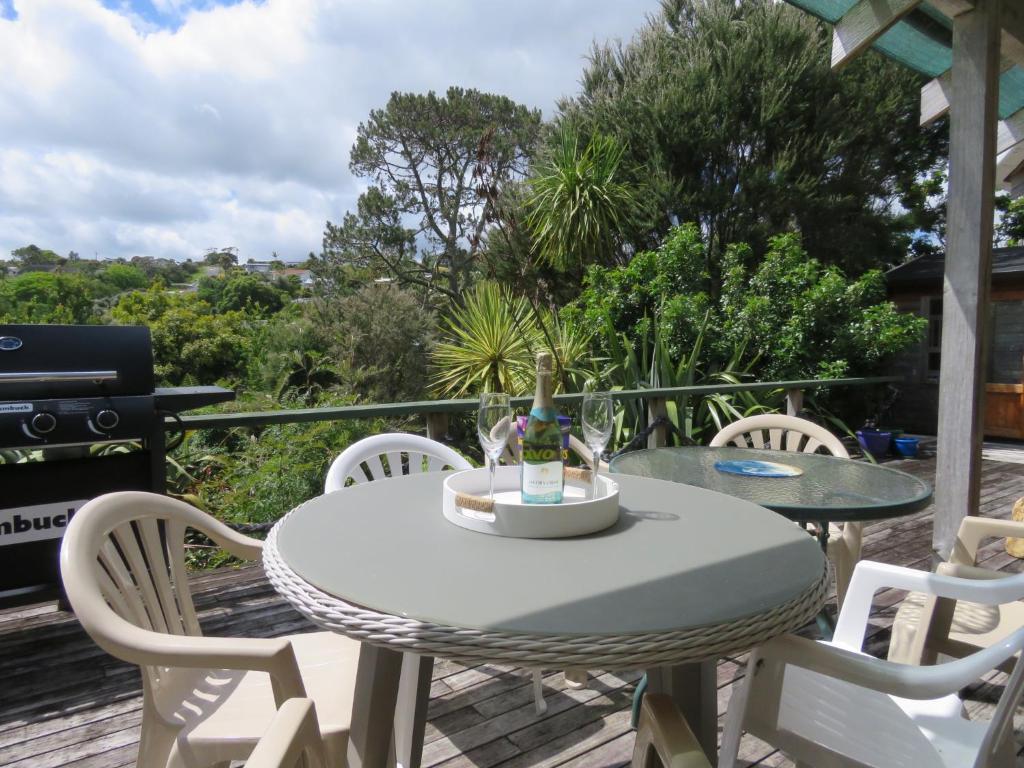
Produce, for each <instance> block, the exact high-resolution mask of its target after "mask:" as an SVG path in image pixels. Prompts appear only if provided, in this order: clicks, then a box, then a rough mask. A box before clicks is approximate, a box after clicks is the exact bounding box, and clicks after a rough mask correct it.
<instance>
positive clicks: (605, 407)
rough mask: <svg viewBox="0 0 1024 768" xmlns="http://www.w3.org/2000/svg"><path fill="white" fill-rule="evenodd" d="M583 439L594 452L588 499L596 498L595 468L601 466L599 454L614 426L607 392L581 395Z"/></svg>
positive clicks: (606, 443)
mask: <svg viewBox="0 0 1024 768" xmlns="http://www.w3.org/2000/svg"><path fill="white" fill-rule="evenodd" d="M582 421H583V439H584V440H585V441H586V443H587V447H588V448H590V450H591V451H593V452H594V470H593V473H592V474H593V483H592V486H591V493H590V497H591V498H592V499H596V498H597V468H598V467H599V466H600V465H601V452H602V451H604V449H605V446H606V445H608V441H609V440H610V439H611V436H612V428H613V427H614V425H615V419H614V411H613V409H612V396H611V394H610V393H608V392H585V393H584V394H583V408H582Z"/></svg>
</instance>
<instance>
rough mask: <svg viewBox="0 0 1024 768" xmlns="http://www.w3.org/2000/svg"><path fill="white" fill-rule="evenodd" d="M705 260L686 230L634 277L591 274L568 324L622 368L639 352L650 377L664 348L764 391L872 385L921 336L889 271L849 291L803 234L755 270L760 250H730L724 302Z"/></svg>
mask: <svg viewBox="0 0 1024 768" xmlns="http://www.w3.org/2000/svg"><path fill="white" fill-rule="evenodd" d="M706 250H707V246H706V245H705V244H704V243H703V242H702V240H701V238H700V235H699V233H698V231H697V229H696V227H694V226H693V225H687V226H682V227H676V228H674V229H672V230H671V231H670V233H669V235H668V237H667V238H666V240H665V242H664V244H663V245H662V246H661V247H660V248H658V249H657V250H656V251H645V252H641V253H639V254H637V255H636V256H635V257H634V258H633V260H632V261H631V262H630V263H629V264H628V265H626V266H623V267H613V268H601V267H592V268H591V269H590V271H589V272H588V274H587V278H586V287H585V289H584V291H583V293H582V294H581V295H580V298H579V300H578V301H577V302H576V303H575V304H574V305H572V306H570V307H567V308H566V309H565V310H563V316H566V317H572V318H576V319H577V320H578V322H582V323H584V324H586V325H588V326H590V327H603V328H604V329H605V332H604V334H603V335H602V337H601V342H602V348H601V349H602V352H603V353H605V354H608V355H611V356H612V358H613V359H619V360H625V359H627V358H628V354H629V353H631V354H632V355H634V356H636V358H637V359H638V361H639V362H638V365H639V369H640V370H642V371H647V370H650V368H649V361H650V358H649V357H648V355H653V354H655V348H654V346H648V345H655V346H660V345H663V346H664V348H665V352H664V357H665V358H667V359H668V360H672V361H680V360H685V359H688V358H689V357H690V356H692V354H694V351H695V350H698V351H699V360H697V361H695V365H697V366H698V367H699V368H700V369H701V370H702V371H704V372H705V375H707V376H712V375H714V374H715V373H716V372H718V371H735V370H738V369H743V370H747V369H749V371H750V372H751V373H753V374H754V375H755V378H757V379H761V380H765V381H771V380H785V379H803V378H813V377H815V376H844V375H868V374H870V373H873V372H875V371H878V370H879V369H880V367H881V366H882V365H883V364H884V363H885V361H886V360H887V359H888V358H889V357H890V356H891V355H893V354H895V353H896V352H898V351H900V350H901V349H903V348H905V347H906V346H907V345H909V344H911V343H913V342H914V341H915V340H916V339H918V338H919V337H920V334H921V332H922V329H923V322H922V320H921V319H919V318H916V317H914V316H913V315H909V314H903V313H900V312H898V311H897V310H896V308H895V306H893V305H892V304H891V303H890V302H887V301H885V284H884V279H883V277H882V274H881V272H879V271H878V270H870V271H868V272H865V273H864V274H863V275H861V276H860V277H859V278H857V279H856V280H848V279H847V278H846V276H845V275H844V274H843V272H842V271H841V270H840V269H839V268H838V267H825V266H823V265H822V264H821V263H820V262H819V261H817V260H816V259H811V258H808V256H807V252H806V251H805V250H804V249H803V247H802V246H801V244H800V239H799V237H797V236H796V235H792V234H789V235H780V236H777V237H774V238H772V239H771V241H770V243H769V248H768V252H767V254H766V255H765V257H764V260H763V261H761V262H760V264H759V265H758V266H756V267H755V268H752V269H751V268H748V267H747V266H746V264H747V263H748V262H749V261H750V258H751V257H750V248H749V246H747V245H745V244H742V243H739V244H732V245H729V246H728V247H727V248H726V254H725V257H724V259H723V260H722V264H723V268H722V271H723V275H724V277H723V281H722V284H721V287H720V291H719V295H718V296H717V297H715V296H712V295H711V293H710V290H709V281H708V277H707V273H706V272H705V271H704V266H703V265H704V264H705V263H706V260H705V254H706ZM702 318H703V322H702ZM618 347H624V348H625V349H621V350H620V349H617V348H618ZM659 354H660V353H659ZM644 361H646V362H644ZM632 379H634V380H642V379H641V378H640V375H639V374H636V375H633V376H632ZM648 380H650V379H648Z"/></svg>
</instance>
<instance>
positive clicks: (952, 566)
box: [935, 563, 1014, 581]
mask: <svg viewBox="0 0 1024 768" xmlns="http://www.w3.org/2000/svg"><path fill="white" fill-rule="evenodd" d="M935 573H937V574H939V575H940V576H953V577H956V578H958V579H975V580H977V581H995V580H996V579H1006V578H1009V577H1010V576H1013V575H1014V574H1012V573H1004V572H1002V571H993V570H992V569H991V568H979V567H978V566H976V565H961V564H960V563H939V565H938V567H936V569H935Z"/></svg>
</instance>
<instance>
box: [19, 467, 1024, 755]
mask: <svg viewBox="0 0 1024 768" xmlns="http://www.w3.org/2000/svg"><path fill="white" fill-rule="evenodd" d="M986 456H992V457H993V458H999V459H1001V460H999V461H994V460H989V459H987V460H985V461H983V463H982V503H981V514H982V515H985V516H989V517H1008V516H1009V514H1010V509H1011V507H1012V505H1013V502H1014V501H1015V500H1016V499H1017V498H1018V497H1020V496H1024V463H1021V462H1022V457H1024V451H1020V450H1015V449H1005V447H1002V448H1001V449H1000V450H999V451H994V450H990V451H989V452H988V453H987V454H986ZM892 466H896V467H898V468H900V469H903V470H905V471H907V472H910V473H912V474H915V475H918V476H920V477H923V478H925V479H928V480H931V479H932V477H933V476H934V472H935V462H934V460H933V459H922V460H912V461H903V462H897V463H894V464H893V465H892ZM931 515H932V510H931V508H928V509H926V510H923V511H922V512H920V513H917V514H915V515H913V516H910V517H907V518H901V519H896V520H892V521H886V522H879V523H873V524H870V525H868V526H866V528H865V535H864V557H866V558H869V559H873V560H879V561H882V562H887V563H896V564H900V565H907V566H911V567H915V568H927V567H928V565H929V563H930V556H931V552H930V537H931V534H930V532H931ZM979 560H980V561H981V562H982V564H983V565H984V566H985V567H988V568H994V569H998V570H1004V571H1008V572H1019V571H1021V570H1022V568H1024V563H1022V561H1020V560H1017V559H1015V558H1012V557H1010V556H1009V555H1007V554H1006V552H1005V550H1004V549H1003V547H1002V542H991V543H988V544H986V545H985V546H983V547H982V548H981V551H980V553H979ZM192 590H193V594H194V597H195V602H196V608H197V610H198V613H199V616H200V620H201V622H202V625H203V629H204V631H205V632H206V633H207V634H210V635H222V636H228V635H239V636H251V637H273V636H278V635H282V634H289V633H294V632H302V631H308V630H310V629H312V627H311V626H310V625H309V623H308V622H307V621H306V620H305V619H304V618H302V617H301V616H299V615H298V614H297V613H295V612H294V611H293V610H292V608H291V607H290V606H289V605H287V604H286V603H285V602H284V601H283V600H282V599H281V598H279V597H278V596H277V595H276V593H274V591H273V590H272V588H271V587H270V586H269V584H268V583H267V582H266V580H265V579H264V578H263V574H262V571H261V569H260V568H259V567H258V566H244V567H240V568H233V569H222V570H219V571H216V572H213V573H200V574H195V575H194V576H193V577H192ZM902 599H903V594H902V593H901V592H899V591H897V590H889V591H887V592H883V593H881V594H879V595H878V596H877V599H876V605H875V609H874V610H873V612H872V615H871V619H870V621H871V628H870V631H869V637H868V641H867V644H866V647H867V649H868V650H869V651H870V652H873V653H876V654H879V655H884V653H885V650H886V648H887V646H888V638H889V632H890V626H891V624H892V620H893V616H894V615H895V612H896V609H897V608H898V606H899V602H900V601H901V600H902ZM804 632H805V633H806V634H808V635H813V634H814V632H815V630H814V628H813V626H810V627H808V628H806V629H805V630H804ZM743 662H744V659H743V658H742V657H741V658H738V659H722V660H721V661H720V662H719V667H718V685H719V697H718V707H719V715H720V716H723V715H724V712H725V708H726V706H727V704H728V700H729V697H730V695H731V693H732V688H733V686H734V685H735V683H736V681H737V680H739V679H741V678H742V675H743ZM531 674H532V673H531V672H530V671H529V670H526V669H521V668H513V667H509V666H504V665H491V664H484V665H479V666H475V667H465V666H462V665H460V664H457V663H455V662H452V661H448V660H444V659H439V660H438V661H437V662H436V663H435V666H434V675H433V683H432V687H431V701H430V706H429V709H428V724H427V729H426V739H425V741H426V743H425V746H424V759H423V765H424V768H435V767H438V768H440V767H443V768H468V767H469V766H476V767H477V768H554V767H555V766H566V767H567V768H568V767H569V766H571V767H572V768H605V767H606V766H621V765H623V764H625V763H627V762H628V761H629V759H630V754H631V752H632V748H633V740H634V734H633V731H632V729H631V728H630V726H629V707H630V702H631V699H632V694H633V690H634V687H635V685H636V682H637V680H638V679H639V673H622V672H618V673H601V672H594V673H592V675H591V680H590V683H589V685H588V687H587V688H584V689H580V690H574V689H570V688H567V687H566V685H565V680H564V678H563V676H562V673H561V672H558V671H550V672H548V673H547V674H546V675H545V677H544V687H545V692H546V694H547V702H548V711H547V713H546V714H545V715H543V716H541V717H538V716H536V715H535V714H534V711H533V694H532V686H531ZM1004 680H1005V676H1004V675H1001V674H1000V673H993V674H992V675H991V676H990V677H989V678H988V679H986V680H985V681H984V682H983V683H980V684H978V685H977V686H974V687H972V688H971V689H970V690H968V691H967V692H966V697H967V709H968V711H969V712H971V713H972V714H981V715H984V714H985V713H986V712H987V711H990V710H991V708H992V707H993V705H994V702H995V700H996V698H997V697H998V695H999V692H1000V686H1001V684H1002V682H1003V681H1004ZM140 717H141V680H140V677H139V673H138V670H137V668H136V667H134V666H132V665H128V664H124V663H122V662H120V661H117V660H116V659H113V658H111V657H110V656H108V655H107V654H105V653H104V652H103V651H101V650H99V648H97V647H96V645H95V644H94V643H93V642H92V641H91V640H90V639H89V638H88V637H87V636H86V635H85V633H84V632H83V631H82V629H81V628H80V627H79V625H78V623H77V622H76V621H75V620H74V618H73V617H72V616H70V615H68V614H65V613H62V612H60V611H58V610H57V609H56V607H55V606H53V605H37V606H30V607H26V608H20V609H11V610H6V611H0V766H10V767H11V768H71V767H73V768H120V767H121V766H128V765H133V764H134V762H135V757H136V750H137V743H138V737H139V720H140ZM1016 724H1017V727H1018V728H1017V733H1018V742H1022V741H1024V735H1022V734H1024V731H1022V728H1024V717H1018V719H1017V723H1016ZM719 729H720V730H721V719H720V721H719ZM742 755H743V758H744V759H745V760H746V761H747V763H748V764H749V765H757V766H762V767H763V768H769V767H770V766H791V765H792V764H791V763H790V762H789V761H788V760H786V758H785V757H784V756H782V755H781V754H780V753H779V752H777V751H775V750H773V749H772V748H771V747H770V746H768V745H766V744H764V743H762V742H759V741H758V740H756V739H753V738H750V737H747V738H744V740H743V744H742ZM1018 764H1019V765H1020V766H1022V768H1024V757H1022V758H1019V759H1018Z"/></svg>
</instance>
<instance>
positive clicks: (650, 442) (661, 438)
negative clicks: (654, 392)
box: [647, 397, 668, 448]
mask: <svg viewBox="0 0 1024 768" xmlns="http://www.w3.org/2000/svg"><path fill="white" fill-rule="evenodd" d="M667 416H668V408H667V407H666V405H665V398H663V397H652V398H650V399H649V400H648V401H647V423H648V424H650V423H653V422H654V421H655V419H660V418H663V417H667ZM667 437H668V430H667V429H665V427H664V426H660V427H657V428H656V429H655V430H654V431H653V432H651V434H650V437H648V438H647V447H648V448H663V447H664V446H665V445H666V444H667V443H668V439H667Z"/></svg>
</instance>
